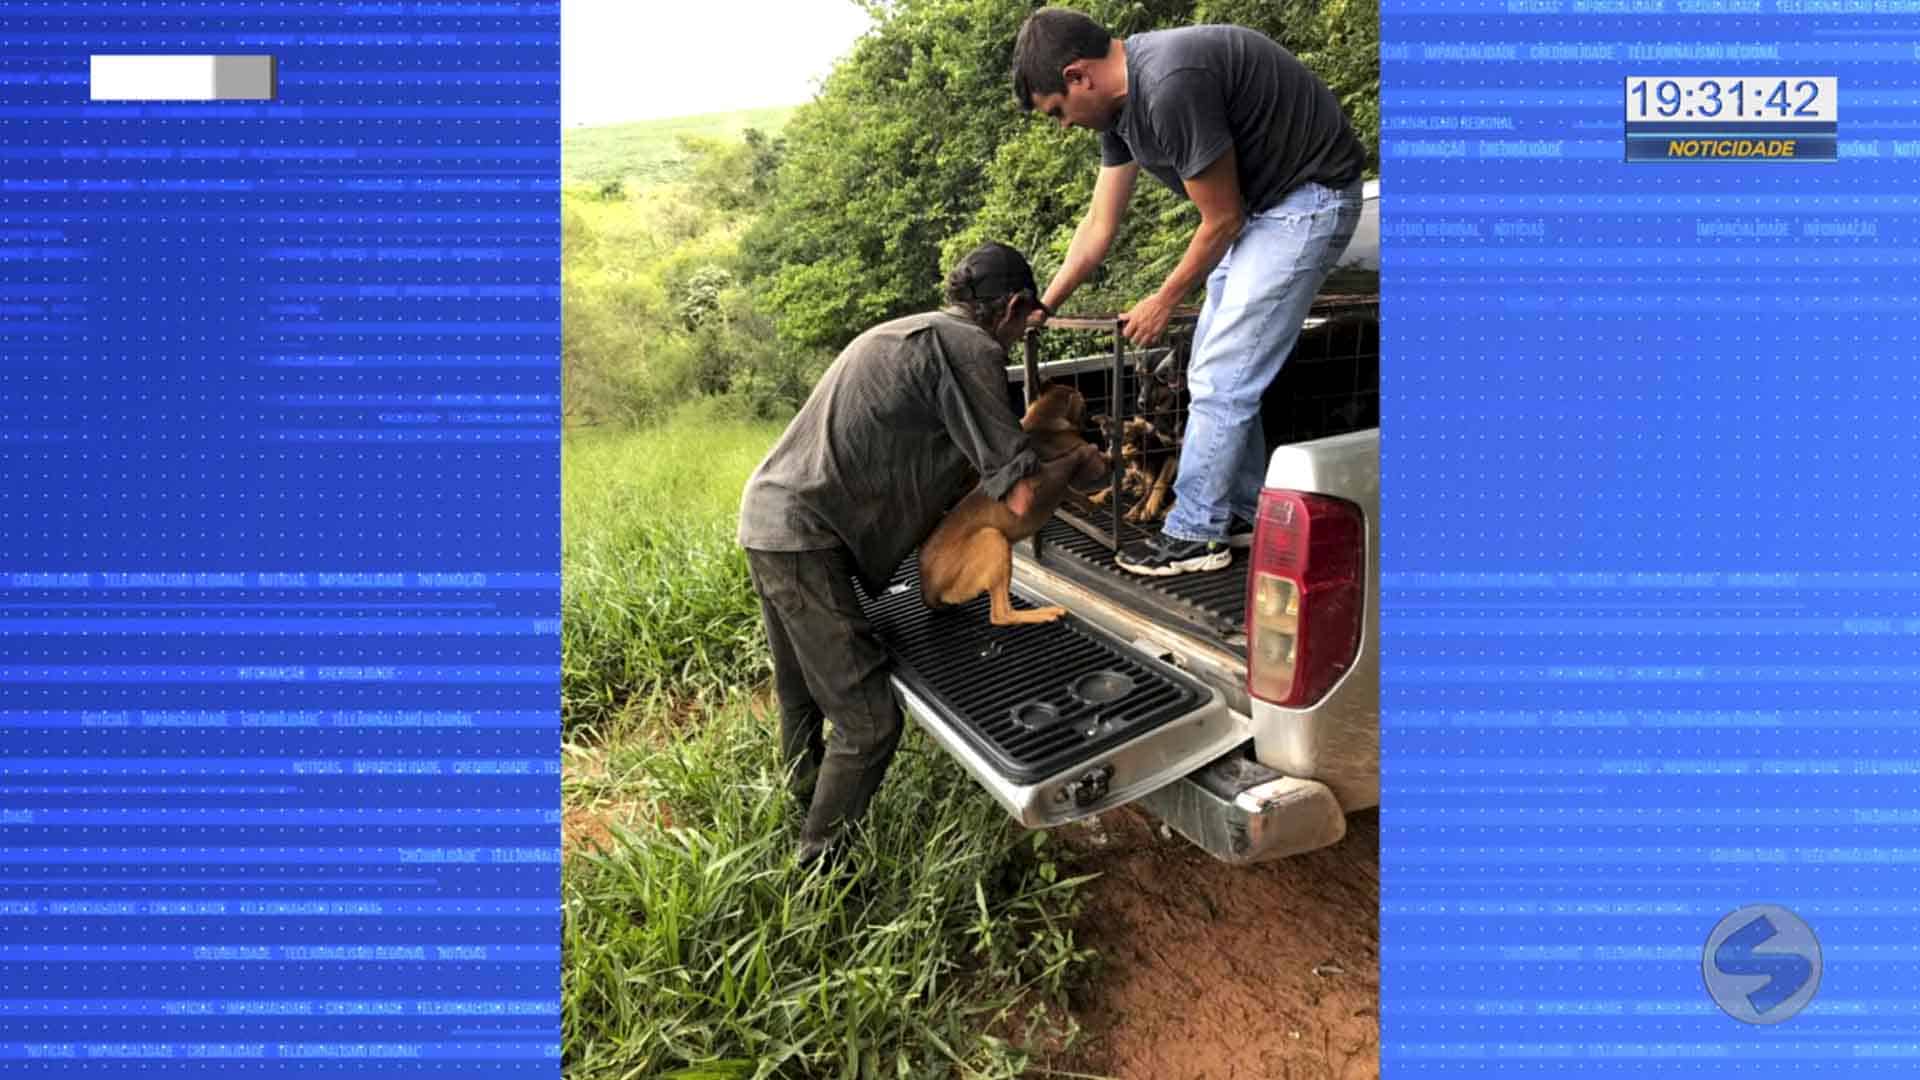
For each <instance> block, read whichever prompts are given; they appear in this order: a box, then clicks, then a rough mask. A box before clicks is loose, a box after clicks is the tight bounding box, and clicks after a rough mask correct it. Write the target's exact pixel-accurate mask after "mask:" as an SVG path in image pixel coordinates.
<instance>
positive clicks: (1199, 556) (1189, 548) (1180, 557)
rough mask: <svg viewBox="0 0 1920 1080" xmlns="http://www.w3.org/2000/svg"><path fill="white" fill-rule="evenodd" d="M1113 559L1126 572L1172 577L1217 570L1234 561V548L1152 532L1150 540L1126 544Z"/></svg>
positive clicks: (1220, 543)
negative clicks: (1178, 538) (1177, 538)
mask: <svg viewBox="0 0 1920 1080" xmlns="http://www.w3.org/2000/svg"><path fill="white" fill-rule="evenodd" d="M1113 561H1114V562H1115V563H1117V564H1119V566H1120V569H1122V570H1125V571H1127V572H1128V573H1133V574H1145V575H1147V576H1148V577H1172V576H1173V575H1175V574H1194V573H1200V572H1202V571H1206V570H1219V569H1221V568H1222V567H1225V566H1226V565H1227V564H1229V563H1231V562H1233V551H1232V549H1230V548H1228V547H1227V545H1226V544H1225V543H1222V542H1221V541H1219V540H1176V539H1174V538H1173V537H1171V536H1168V535H1167V534H1165V533H1155V534H1153V538H1152V539H1151V540H1147V541H1145V542H1144V543H1139V544H1131V545H1128V546H1127V547H1126V548H1125V549H1123V550H1122V551H1121V552H1120V553H1119V554H1118V555H1115V556H1114V557H1113Z"/></svg>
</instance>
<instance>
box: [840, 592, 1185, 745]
mask: <svg viewBox="0 0 1920 1080" xmlns="http://www.w3.org/2000/svg"><path fill="white" fill-rule="evenodd" d="M919 578H920V575H919V568H918V565H917V563H916V559H915V558H914V557H912V556H909V557H908V558H907V560H906V562H905V563H904V564H903V565H902V566H901V568H900V570H899V571H898V572H897V573H896V574H895V575H894V578H893V582H892V583H891V585H890V586H889V588H888V591H887V592H886V593H884V594H882V595H880V596H871V595H868V594H867V592H866V590H865V589H864V588H862V589H859V590H858V591H859V593H860V598H861V607H862V608H863V609H864V610H865V612H866V615H867V618H868V620H869V621H871V622H872V623H873V627H874V631H875V633H876V634H877V635H878V637H879V638H880V641H881V643H882V644H884V645H885V646H886V647H887V649H888V651H890V652H891V653H893V655H894V658H895V659H896V660H897V661H898V668H897V670H896V672H895V673H896V674H897V675H898V676H899V677H900V678H901V679H902V680H903V681H905V682H906V683H907V684H908V685H910V686H912V687H913V688H914V689H915V690H916V691H917V692H918V693H919V694H920V695H921V696H922V697H924V698H926V699H927V700H928V701H929V702H931V703H933V704H934V705H935V706H936V707H938V708H939V709H940V710H941V712H942V713H943V714H944V715H945V716H946V718H947V719H948V720H949V721H950V722H951V723H952V724H953V726H954V727H955V729H956V730H958V731H959V733H960V734H961V735H962V736H963V737H965V738H966V740H967V741H968V742H969V743H971V744H972V745H973V747H974V748H975V749H976V750H978V751H979V752H980V754H981V755H982V756H983V757H985V758H986V759H987V761H989V762H991V763H992V764H993V765H994V767H995V768H996V769H998V770H999V771H1000V772H1001V773H1003V774H1004V775H1005V776H1006V777H1007V778H1009V779H1011V780H1013V781H1016V782H1018V783H1032V782H1035V781H1038V780H1042V779H1045V778H1046V777H1049V776H1052V775H1054V774H1056V773H1058V772H1060V771H1061V770H1064V769H1068V768H1071V767H1073V766H1074V765H1077V764H1080V763H1082V762H1084V761H1087V760H1089V759H1091V758H1093V757H1095V756H1097V755H1099V754H1100V753H1102V752H1104V751H1106V750H1109V749H1111V748H1113V747H1115V746H1118V745H1119V744H1121V743H1123V742H1126V741H1128V740H1130V739H1132V738H1134V737H1135V736H1137V735H1139V734H1141V733H1142V732H1146V731H1150V730H1152V729H1153V728H1156V727H1159V726H1160V725H1162V724H1165V723H1166V722H1168V721H1170V720H1173V719H1175V718H1177V717H1180V716H1184V715H1186V714H1187V713H1190V712H1192V711H1193V710H1195V709H1197V708H1199V707H1200V706H1202V705H1203V704H1205V703H1206V702H1207V701H1208V700H1209V698H1210V695H1209V693H1208V692H1207V691H1206V690H1205V689H1204V688H1202V687H1201V686H1200V685H1199V684H1198V683H1196V682H1194V681H1193V680H1191V679H1188V678H1186V677H1185V676H1183V675H1180V674H1179V673H1177V672H1170V671H1167V670H1165V669H1163V668H1160V667H1155V666H1149V665H1148V664H1147V663H1146V662H1145V661H1144V660H1142V659H1140V658H1137V657H1136V656H1134V655H1133V654H1132V653H1131V652H1130V650H1127V649H1126V648H1125V647H1124V646H1120V645H1117V644H1115V643H1113V642H1112V641H1110V640H1109V639H1107V638H1105V637H1104V636H1100V635H1097V634H1095V633H1094V632H1093V631H1091V630H1090V629H1089V628H1088V627H1086V626H1085V625H1084V624H1082V623H1081V622H1080V621H1079V620H1078V619H1075V618H1074V617H1073V616H1071V615H1068V616H1066V617H1065V618H1062V619H1059V620H1057V621H1055V622H1051V623H1041V624H1037V625H1032V626H1008V627H996V626H994V625H992V624H991V623H989V622H988V621H987V609H988V601H987V598H986V597H985V596H981V597H978V598H977V599H975V600H973V601H971V602H969V603H966V604H963V605H961V606H959V607H955V608H947V609H943V610H941V611H930V610H928V609H927V607H926V605H924V604H923V603H921V601H920V581H919ZM1013 602H1014V606H1015V607H1018V608H1023V609H1024V608H1031V607H1032V606H1033V605H1031V604H1029V603H1027V602H1026V601H1024V600H1022V599H1020V598H1019V597H1017V596H1016V597H1015V598H1014V601H1013ZM1102 672H1113V673H1118V674H1120V675H1123V676H1125V678H1126V679H1128V680H1131V682H1132V689H1131V690H1130V691H1128V692H1126V693H1125V694H1124V695H1123V696H1120V697H1119V698H1117V699H1115V700H1113V701H1111V702H1107V703H1104V704H1097V705H1096V704H1089V703H1088V702H1085V701H1083V700H1081V699H1080V698H1078V697H1076V696H1075V694H1074V692H1073V689H1072V688H1073V687H1074V685H1075V684H1076V682H1078V681H1079V680H1081V679H1084V678H1086V677H1087V676H1091V675H1096V674H1098V673H1102ZM1036 705H1038V706H1042V707H1050V708H1051V709H1052V710H1053V715H1052V717H1044V712H1043V711H1042V714H1041V715H1042V718H1041V719H1040V720H1039V721H1038V722H1035V713H1034V712H1033V711H1028V712H1026V713H1025V714H1024V715H1025V716H1026V718H1027V720H1028V722H1027V723H1025V724H1023V723H1022V722H1020V721H1019V720H1017V719H1016V714H1017V713H1020V712H1021V711H1022V710H1032V707H1033V706H1036Z"/></svg>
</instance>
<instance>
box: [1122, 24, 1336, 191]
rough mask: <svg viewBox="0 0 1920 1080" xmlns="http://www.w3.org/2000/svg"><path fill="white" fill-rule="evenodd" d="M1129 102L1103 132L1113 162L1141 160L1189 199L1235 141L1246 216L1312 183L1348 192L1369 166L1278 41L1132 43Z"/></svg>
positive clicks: (1259, 37)
mask: <svg viewBox="0 0 1920 1080" xmlns="http://www.w3.org/2000/svg"><path fill="white" fill-rule="evenodd" d="M1126 47H1127V102H1126V105H1125V107H1124V108H1122V109H1121V112H1120V116H1119V118H1118V120H1117V122H1116V123H1115V124H1114V127H1113V130H1111V131H1106V132H1102V133H1101V136H1100V160H1101V162H1102V163H1103V164H1106V165H1125V164H1126V163H1127V162H1129V161H1138V162H1139V163H1140V167H1141V168H1143V169H1145V170H1146V171H1148V172H1150V173H1152V174H1153V175H1154V176H1156V177H1158V178H1159V179H1160V181H1161V182H1162V183H1164V184H1166V185H1167V186H1168V187H1170V188H1172V189H1173V190H1174V192H1175V193H1176V194H1178V195H1180V196H1182V197H1185V196H1186V194H1187V189H1186V185H1185V184H1184V183H1182V181H1184V180H1190V179H1192V178H1193V177H1195V176H1198V175H1199V174H1200V173H1201V172H1202V171H1204V170H1205V169H1206V167H1207V166H1209V165H1211V164H1213V163H1214V162H1215V161H1216V160H1218V159H1219V157H1220V155H1221V154H1224V153H1226V151H1227V147H1228V146H1232V147H1233V149H1234V152H1235V153H1236V154H1237V155H1238V157H1237V162H1238V164H1239V175H1240V197H1241V198H1242V199H1243V200H1245V202H1246V209H1247V211H1248V212H1249V213H1258V212H1259V211H1261V210H1265V209H1266V208H1267V207H1270V206H1272V205H1274V204H1275V203H1277V202H1279V201H1280V200H1281V199H1282V198H1283V197H1284V196H1285V195H1286V194H1287V193H1288V192H1289V191H1292V190H1293V189H1294V188H1297V187H1299V186H1300V185H1301V184H1304V183H1307V182H1308V181H1312V182H1314V183H1318V184H1324V185H1326V186H1327V187H1331V188H1343V187H1346V186H1347V185H1348V184H1351V183H1352V182H1353V181H1355V180H1358V179H1360V176H1361V173H1362V171H1363V170H1364V169H1365V168H1366V148H1365V147H1364V146H1362V145H1361V143H1360V140H1359V138H1358V136H1356V135H1355V134H1354V133H1353V127H1352V125H1351V124H1349V123H1348V122H1347V118H1346V115H1345V114H1344V113H1342V112H1341V111H1340V102H1339V100H1338V99H1336V98H1335V97H1334V96H1333V91H1332V90H1330V89H1328V88H1327V84H1326V83H1324V82H1322V81H1320V77H1319V76H1318V75H1315V74H1314V73H1313V72H1312V71H1310V70H1308V68H1307V66H1306V65H1305V64H1302V63H1301V62H1300V61H1299V60H1297V59H1295V58H1294V56H1293V54H1292V53H1290V52H1288V51H1287V50H1285V49H1283V48H1281V47H1280V46H1279V45H1278V44H1276V43H1275V42H1274V41H1273V39H1272V38H1269V37H1267V36H1266V35H1265V34H1262V33H1260V32H1258V31H1256V30H1248V29H1246V28H1245V27H1240V26H1184V27H1180V28H1177V29H1173V30H1153V31H1149V32H1147V33H1144V34H1135V35H1134V36H1132V37H1130V38H1128V39H1126Z"/></svg>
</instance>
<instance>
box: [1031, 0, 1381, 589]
mask: <svg viewBox="0 0 1920 1080" xmlns="http://www.w3.org/2000/svg"><path fill="white" fill-rule="evenodd" d="M1013 87H1014V90H1013V92H1014V97H1015V98H1017V99H1018V100H1019V102H1020V107H1021V108H1023V109H1029V110H1032V111H1034V112H1039V113H1042V114H1044V115H1046V116H1049V117H1051V118H1053V120H1055V121H1056V122H1057V123H1059V124H1060V126H1062V127H1067V126H1074V127H1083V128H1089V129H1091V130H1094V131H1098V132H1100V172H1099V174H1098V175H1097V176H1096V177H1095V179H1094V184H1093V202H1092V206H1091V207H1090V208H1089V209H1088V211H1087V215H1086V217H1085V218H1083V219H1082V220H1081V222H1080V227H1079V228H1078V229H1076V230H1075V231H1074V234H1073V243H1072V244H1071V245H1070V246H1069V247H1068V249H1067V258H1066V261H1065V262H1064V263H1062V264H1061V267H1060V272H1059V273H1057V274H1055V275H1054V277H1053V281H1052V282H1050V283H1049V284H1048V285H1047V291H1046V293H1045V295H1044V296H1043V297H1042V299H1043V300H1044V301H1045V302H1046V307H1047V308H1048V309H1054V308H1058V307H1059V306H1060V305H1062V304H1064V303H1066V300H1067V297H1068V296H1069V295H1071V294H1072V293H1073V291H1074V289H1076V288H1078V287H1079V286H1080V283H1081V282H1083V281H1085V280H1086V279H1087V278H1088V277H1089V276H1090V275H1091V274H1092V273H1093V271H1094V269H1095V268H1096V267H1098V266H1099V265H1100V262H1101V260H1102V259H1104V258H1105V257H1106V254H1107V248H1108V246H1109V245H1110V244H1111V243H1112V242H1113V237H1114V233H1115V231H1116V230H1117V229H1118V228H1119V226H1120V219H1121V218H1122V217H1123V216H1124V215H1125V214H1126V210H1127V202H1128V201H1129V200H1130V199H1131V198H1132V196H1133V185H1134V180H1135V179H1136V178H1137V177H1138V176H1139V173H1140V170H1142V169H1145V170H1146V171H1147V172H1149V173H1151V174H1152V175H1153V177H1154V178H1155V179H1157V180H1159V181H1160V182H1161V183H1163V184H1165V185H1166V186H1167V187H1168V188H1170V189H1172V191H1173V193H1174V194H1176V195H1179V196H1180V197H1182V198H1185V199H1189V200H1191V201H1192V202H1193V204H1194V206H1195V207H1196V208H1197V209H1198V210H1199V211H1200V225H1199V227H1198V228H1196V229H1195V230H1194V233H1193V238H1192V239H1191V240H1190V241H1188V243H1187V250H1186V252H1185V254H1183V255H1182V256H1181V259H1180V262H1179V264H1178V265H1176V266H1175V267H1174V268H1173V270H1172V272H1171V273H1169V274H1168V275H1167V277H1166V280H1165V281H1164V282H1163V283H1162V284H1161V286H1160V288H1159V289H1157V290H1155V291H1154V292H1153V293H1152V294H1151V295H1149V296H1147V297H1145V298H1144V299H1142V300H1141V301H1140V302H1139V303H1137V304H1135V305H1134V306H1133V307H1132V308H1131V309H1130V310H1129V311H1128V312H1127V313H1126V314H1125V315H1124V316H1123V318H1125V320H1126V334H1127V337H1129V338H1130V339H1132V340H1133V342H1134V343H1135V344H1137V345H1147V344H1150V343H1152V342H1153V341H1154V340H1155V339H1157V338H1158V337H1159V336H1160V333H1161V331H1162V330H1164V329H1165V328H1166V325H1167V317H1168V316H1169V315H1170V314H1172V312H1173V309H1174V307H1175V306H1176V305H1178V304H1179V303H1180V301H1181V300H1182V299H1184V298H1185V297H1186V295H1187V294H1188V293H1190V292H1192V291H1193V290H1194V288H1195V287H1196V286H1198V285H1199V284H1200V283H1201V282H1202V281H1205V282H1206V286H1207V300H1206V305H1205V306H1204V307H1202V308H1201V310H1200V321H1199V323H1198V324H1197V325H1196V326H1195V327H1194V336H1193V359H1192V361H1191V362H1190V363H1189V364H1188V368H1187V389H1188V390H1189V391H1190V392H1191V393H1192V395H1193V405H1192V408H1191V410H1190V412H1189V415H1188V417H1187V427H1186V434H1185V437H1184V438H1183V439H1182V441H1181V446H1180V466H1179V479H1178V480H1177V481H1175V483H1174V487H1173V493H1174V504H1173V510H1172V512H1170V513H1169V514H1168V515H1167V520H1166V522H1165V523H1164V524H1163V525H1161V527H1160V534H1159V535H1158V536H1155V537H1153V538H1152V539H1151V540H1149V541H1146V542H1143V543H1140V544H1136V545H1130V546H1128V547H1126V548H1124V549H1123V550H1121V551H1120V552H1118V553H1117V554H1116V555H1115V557H1114V561H1115V562H1116V563H1118V564H1119V566H1120V567H1121V569H1123V570H1127V571H1130V572H1132V573H1136V574H1147V575H1151V576H1156V577H1165V576H1168V575H1171V574H1186V573H1195V572H1204V571H1210V570H1219V569H1221V568H1223V567H1225V566H1227V565H1228V564H1229V563H1230V562H1231V561H1232V557H1233V556H1232V553H1231V552H1230V551H1229V550H1228V548H1229V547H1231V546H1234V545H1236V544H1237V543H1238V542H1239V541H1240V540H1241V539H1243V538H1246V537H1249V536H1250V535H1251V530H1252V522H1253V519H1254V514H1255V512H1256V510H1257V509H1258V505H1259V499H1260V485H1261V481H1262V480H1263V479H1264V478H1265V475H1266V464H1267V457H1266V449H1267V448H1266V438H1265V433H1264V432H1263V431H1262V430H1261V424H1260V398H1261V395H1262V394H1263V393H1264V392H1265V391H1266V388H1267V385H1268V384H1269V383H1271V382H1272V381H1273V377H1274V376H1275V375H1276V374H1278V373H1279V371H1280V365H1281V364H1283V363H1285V362H1286V359H1287V355H1288V354H1289V353H1290V352H1292V351H1293V345H1294V342H1295V340H1296V339H1297V338H1298V337H1299V334H1300V324H1301V322H1302V320H1303V319H1304V318H1305V317H1306V314H1307V310H1308V308H1309V307H1310V306H1311V305H1312V303H1313V297H1314V294H1315V293H1317V292H1319V291H1320V284H1321V282H1323V281H1325V280H1326V277H1327V273H1328V271H1330V270H1332V269H1333V266H1334V263H1335V262H1336V261H1337V260H1338V259H1339V257H1340V253H1341V251H1342V250H1344V249H1345V248H1346V246H1347V241H1349V240H1350V239H1352V237H1353V229H1354V225H1355V224H1356V223H1357V222H1358V221H1359V218H1360V177H1361V170H1362V168H1363V167H1364V166H1365V164H1366V148H1365V147H1364V146H1362V145H1361V143H1360V140H1359V139H1358V138H1357V137H1356V136H1355V135H1354V132H1353V127H1352V125H1351V124H1349V123H1348V122H1347V118H1346V116H1345V115H1343V114H1342V113H1341V111H1340V102H1339V101H1338V100H1337V99H1336V98H1335V97H1334V96H1333V91H1332V90H1330V89H1328V88H1327V85H1326V84H1325V83H1324V82H1321V81H1320V79H1319V77H1318V76H1316V75H1314V73H1313V72H1311V71H1309V70H1307V67H1306V65H1304V64H1302V63H1301V62H1300V61H1299V60H1297V59H1295V58H1294V56H1293V54H1291V53H1289V52H1287V50H1285V49H1283V48H1281V47H1280V46H1279V45H1278V44H1275V43H1274V42H1273V41H1272V40H1271V39H1269V38H1267V37H1266V36H1264V35H1262V34H1260V33H1258V32H1256V31H1253V30H1249V29H1246V28H1245V27H1239V26H1183V27H1179V28H1176V29H1172V30H1154V31H1150V32H1148V33H1144V34H1135V35H1133V36H1132V37H1130V38H1127V39H1125V40H1121V39H1120V38H1116V37H1114V36H1113V35H1112V34H1110V33H1108V32H1107V30H1106V28H1105V27H1103V26H1101V25H1100V24H1099V23H1096V22H1094V21H1093V20H1092V19H1089V18H1088V17H1086V16H1085V15H1083V14H1081V13H1080V12H1077V11H1070V10H1067V9H1065V8H1043V9H1042V10H1040V11H1036V12H1034V13H1033V14H1032V15H1029V16H1028V17H1027V21H1026V23H1025V24H1024V25H1022V26H1021V27H1020V36H1019V38H1018V39H1017V40H1016V41H1015V43H1014V47H1013Z"/></svg>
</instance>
